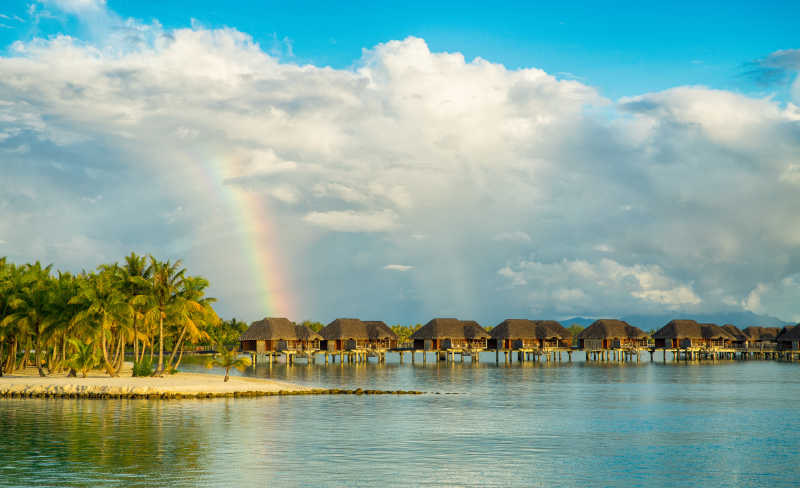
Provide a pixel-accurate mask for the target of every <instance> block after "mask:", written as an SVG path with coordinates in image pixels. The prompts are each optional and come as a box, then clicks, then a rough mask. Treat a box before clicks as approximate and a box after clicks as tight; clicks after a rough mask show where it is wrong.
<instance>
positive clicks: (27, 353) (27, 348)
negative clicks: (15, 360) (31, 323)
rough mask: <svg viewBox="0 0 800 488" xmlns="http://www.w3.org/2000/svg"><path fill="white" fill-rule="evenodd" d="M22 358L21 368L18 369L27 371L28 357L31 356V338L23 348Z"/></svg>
mask: <svg viewBox="0 0 800 488" xmlns="http://www.w3.org/2000/svg"><path fill="white" fill-rule="evenodd" d="M23 347H24V349H23V351H22V358H21V359H20V360H19V367H17V369H25V368H27V367H28V356H30V355H31V338H30V337H28V342H26V343H25V346H23Z"/></svg>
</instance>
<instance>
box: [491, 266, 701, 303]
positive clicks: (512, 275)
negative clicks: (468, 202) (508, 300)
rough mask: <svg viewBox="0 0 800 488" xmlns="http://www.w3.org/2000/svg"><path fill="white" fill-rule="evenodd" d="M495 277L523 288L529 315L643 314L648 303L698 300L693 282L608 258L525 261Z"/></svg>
mask: <svg viewBox="0 0 800 488" xmlns="http://www.w3.org/2000/svg"><path fill="white" fill-rule="evenodd" d="M498 274H500V275H501V276H503V277H505V278H507V279H508V280H509V282H510V285H511V286H512V287H524V290H523V293H521V295H523V296H526V297H527V299H528V303H529V306H530V308H531V310H532V311H543V310H547V309H548V308H549V307H554V308H555V309H556V310H557V311H558V312H559V313H567V314H571V313H574V314H583V313H586V312H588V311H594V312H595V315H597V314H598V313H599V314H602V313H612V312H613V311H615V310H627V311H628V312H629V313H631V312H634V311H641V310H647V309H648V308H649V307H650V306H651V305H652V304H656V305H657V306H659V307H664V308H666V309H677V308H681V307H682V308H686V307H691V306H695V305H698V304H699V303H700V302H701V299H700V297H698V296H697V295H696V294H695V292H694V291H693V289H692V285H691V284H685V283H679V282H678V281H677V280H675V279H673V278H670V277H669V276H667V275H666V274H665V273H664V270H663V269H661V267H660V266H658V265H641V264H636V265H632V266H626V265H623V264H620V263H619V262H617V261H614V260H612V259H608V258H603V259H600V260H599V261H597V262H591V261H587V260H580V259H576V260H567V259H564V260H561V261H557V262H551V263H547V262H540V261H527V260H523V261H521V262H519V263H518V264H517V265H515V266H505V267H503V268H501V269H500V270H499V271H498ZM526 285H530V286H526Z"/></svg>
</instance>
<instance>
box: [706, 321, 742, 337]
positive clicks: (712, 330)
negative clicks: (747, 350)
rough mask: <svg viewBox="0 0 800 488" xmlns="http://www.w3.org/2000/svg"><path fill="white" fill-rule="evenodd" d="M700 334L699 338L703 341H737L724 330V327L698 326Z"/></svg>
mask: <svg viewBox="0 0 800 488" xmlns="http://www.w3.org/2000/svg"><path fill="white" fill-rule="evenodd" d="M731 327H733V326H731ZM734 329H736V327H734ZM736 330H739V329H736ZM700 333H701V334H702V336H701V337H702V338H703V339H729V340H736V339H737V337H736V336H735V335H733V334H732V333H731V332H730V331H729V330H727V329H725V328H724V327H720V326H719V325H717V324H700ZM739 333H741V331H739Z"/></svg>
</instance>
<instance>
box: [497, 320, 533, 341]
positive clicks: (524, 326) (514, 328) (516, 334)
mask: <svg viewBox="0 0 800 488" xmlns="http://www.w3.org/2000/svg"><path fill="white" fill-rule="evenodd" d="M491 335H492V337H493V338H495V339H534V338H536V324H534V323H533V321H531V320H528V319H505V320H504V321H502V322H500V323H499V324H497V325H496V326H495V328H494V329H492V334H491Z"/></svg>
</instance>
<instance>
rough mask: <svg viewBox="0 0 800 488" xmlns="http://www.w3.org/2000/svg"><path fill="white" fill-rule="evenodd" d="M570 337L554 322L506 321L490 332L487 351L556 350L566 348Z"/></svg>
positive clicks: (565, 330) (567, 332) (569, 342)
mask: <svg viewBox="0 0 800 488" xmlns="http://www.w3.org/2000/svg"><path fill="white" fill-rule="evenodd" d="M571 342H572V335H571V334H570V333H569V331H568V330H567V329H565V328H564V326H562V325H561V324H559V323H558V322H556V321H554V320H536V321H534V320H528V319H506V320H504V321H502V322H500V323H499V324H498V325H497V326H496V327H495V328H494V329H492V332H491V339H489V341H488V344H487V345H488V348H489V349H508V350H520V349H557V348H567V347H569V346H570V344H571Z"/></svg>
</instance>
